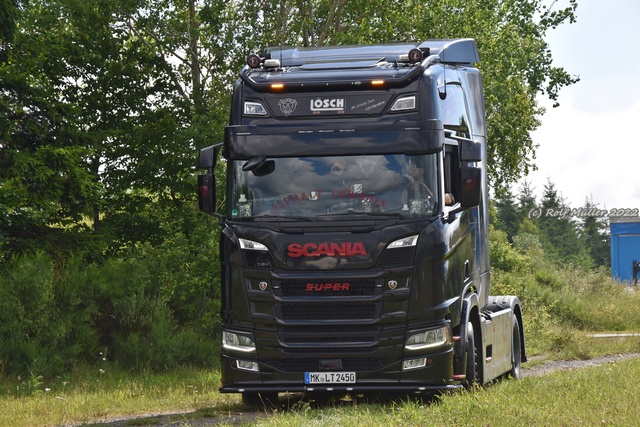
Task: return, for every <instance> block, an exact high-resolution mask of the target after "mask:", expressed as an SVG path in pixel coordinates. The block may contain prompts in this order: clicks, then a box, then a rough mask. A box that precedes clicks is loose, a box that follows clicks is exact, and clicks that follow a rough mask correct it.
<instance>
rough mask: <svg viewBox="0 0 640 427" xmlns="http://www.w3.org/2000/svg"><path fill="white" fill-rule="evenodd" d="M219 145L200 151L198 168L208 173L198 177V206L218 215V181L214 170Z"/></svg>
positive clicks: (204, 210)
mask: <svg viewBox="0 0 640 427" xmlns="http://www.w3.org/2000/svg"><path fill="white" fill-rule="evenodd" d="M220 145H222V144H218V145H210V146H208V147H205V148H203V149H201V150H200V155H199V156H198V167H199V168H201V169H206V170H207V172H206V173H203V174H199V175H198V206H199V207H200V210H201V211H203V212H207V213H210V214H215V213H216V180H215V176H214V175H213V169H214V168H215V166H216V161H217V159H218V147H219V146H220Z"/></svg>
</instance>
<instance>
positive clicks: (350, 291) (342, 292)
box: [279, 279, 376, 297]
mask: <svg viewBox="0 0 640 427" xmlns="http://www.w3.org/2000/svg"><path fill="white" fill-rule="evenodd" d="M279 289H280V293H281V296H283V297H300V296H314V297H320V296H371V295H375V293H376V282H375V280H370V279H355V280H344V279H324V280H322V281H311V280H285V281H283V282H282V283H280V288H279Z"/></svg>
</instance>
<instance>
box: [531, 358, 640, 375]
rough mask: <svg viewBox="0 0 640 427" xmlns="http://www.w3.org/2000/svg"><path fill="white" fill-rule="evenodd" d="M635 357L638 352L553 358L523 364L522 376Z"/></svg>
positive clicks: (545, 373)
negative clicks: (526, 364)
mask: <svg viewBox="0 0 640 427" xmlns="http://www.w3.org/2000/svg"><path fill="white" fill-rule="evenodd" d="M636 357H640V353H626V354H613V355H610V356H602V357H596V358H595V359H588V360H554V361H551V362H546V363H543V364H540V365H534V366H532V367H530V368H527V367H525V366H523V368H522V377H539V376H541V375H547V374H550V373H552V372H555V371H565V370H570V369H577V368H586V367H589V366H600V365H604V364H607V363H613V362H618V361H620V360H628V359H635V358H636ZM534 360H535V359H534ZM532 361H533V360H532Z"/></svg>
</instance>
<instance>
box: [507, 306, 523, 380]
mask: <svg viewBox="0 0 640 427" xmlns="http://www.w3.org/2000/svg"><path fill="white" fill-rule="evenodd" d="M512 323H513V326H512V328H513V330H512V335H511V371H510V372H509V375H511V376H512V377H513V378H516V379H518V378H520V375H521V372H520V370H521V366H522V339H521V335H520V324H519V323H518V319H517V318H514V319H513V322H512Z"/></svg>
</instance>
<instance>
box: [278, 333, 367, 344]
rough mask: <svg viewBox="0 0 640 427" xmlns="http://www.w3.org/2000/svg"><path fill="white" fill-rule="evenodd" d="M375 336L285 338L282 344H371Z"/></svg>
mask: <svg viewBox="0 0 640 427" xmlns="http://www.w3.org/2000/svg"><path fill="white" fill-rule="evenodd" d="M374 340H375V335H353V336H349V335H346V336H345V335H343V336H310V337H285V338H284V339H283V340H282V342H284V343H287V344H305V343H313V344H318V343H327V344H331V343H345V342H372V341H374Z"/></svg>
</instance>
